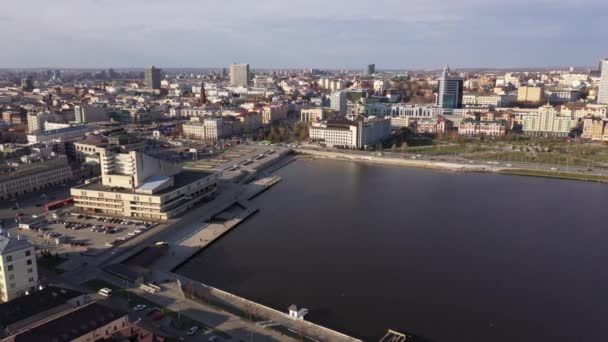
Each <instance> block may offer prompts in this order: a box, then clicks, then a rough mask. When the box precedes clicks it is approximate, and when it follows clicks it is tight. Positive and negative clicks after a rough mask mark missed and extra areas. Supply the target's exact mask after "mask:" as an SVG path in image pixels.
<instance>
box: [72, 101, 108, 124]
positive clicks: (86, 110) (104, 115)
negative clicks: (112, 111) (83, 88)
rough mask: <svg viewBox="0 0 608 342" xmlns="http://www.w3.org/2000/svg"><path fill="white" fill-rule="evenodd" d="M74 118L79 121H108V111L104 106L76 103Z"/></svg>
mask: <svg viewBox="0 0 608 342" xmlns="http://www.w3.org/2000/svg"><path fill="white" fill-rule="evenodd" d="M74 118H75V121H76V122H77V123H83V124H84V123H91V122H100V121H108V120H109V116H108V111H107V109H106V108H105V107H104V106H90V105H86V104H84V105H76V106H74Z"/></svg>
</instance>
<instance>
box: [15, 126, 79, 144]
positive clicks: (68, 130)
mask: <svg viewBox="0 0 608 342" xmlns="http://www.w3.org/2000/svg"><path fill="white" fill-rule="evenodd" d="M90 131H91V128H89V127H87V126H70V127H65V128H60V129H53V130H45V131H43V132H38V133H34V134H28V135H27V142H28V143H29V144H38V143H45V142H53V141H67V140H71V139H75V138H83V137H84V136H85V135H86V133H88V132H90Z"/></svg>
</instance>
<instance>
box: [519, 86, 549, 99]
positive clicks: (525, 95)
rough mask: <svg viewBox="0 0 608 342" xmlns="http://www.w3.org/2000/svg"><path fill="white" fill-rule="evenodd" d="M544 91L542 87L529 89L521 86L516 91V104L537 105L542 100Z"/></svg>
mask: <svg viewBox="0 0 608 342" xmlns="http://www.w3.org/2000/svg"><path fill="white" fill-rule="evenodd" d="M544 94H545V89H544V88H543V87H542V86H539V87H530V86H521V87H519V89H517V101H518V102H531V103H539V102H542V101H543V99H544Z"/></svg>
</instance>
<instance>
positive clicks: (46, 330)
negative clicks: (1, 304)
mask: <svg viewBox="0 0 608 342" xmlns="http://www.w3.org/2000/svg"><path fill="white" fill-rule="evenodd" d="M126 314H127V313H126V312H124V311H119V310H116V309H112V308H109V307H107V306H105V305H101V304H99V302H96V303H93V304H89V305H87V306H83V307H82V308H81V309H79V310H76V311H72V312H70V313H68V314H67V315H63V316H61V317H58V318H56V319H54V320H52V321H50V322H48V323H45V324H42V325H39V326H37V327H34V328H31V329H29V330H28V331H26V332H24V333H21V334H19V335H17V336H15V342H68V341H72V340H74V339H76V338H78V337H80V336H82V335H84V334H86V333H88V332H91V331H93V330H96V329H99V328H101V327H103V326H105V325H107V324H109V323H111V322H113V321H115V320H117V319H119V318H121V317H123V316H125V315H126Z"/></svg>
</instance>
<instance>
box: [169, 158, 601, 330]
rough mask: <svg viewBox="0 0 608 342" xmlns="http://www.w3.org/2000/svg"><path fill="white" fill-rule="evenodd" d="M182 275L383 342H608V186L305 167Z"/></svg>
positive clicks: (290, 171) (357, 166)
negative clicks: (390, 340) (395, 335)
mask: <svg viewBox="0 0 608 342" xmlns="http://www.w3.org/2000/svg"><path fill="white" fill-rule="evenodd" d="M278 174H279V175H281V176H282V177H283V181H282V182H281V183H279V184H277V185H276V186H274V187H273V188H272V189H270V190H269V191H267V192H265V193H264V194H262V195H261V196H259V197H258V198H256V199H255V200H254V201H255V202H256V204H257V205H258V206H259V208H260V212H259V213H258V214H257V215H256V216H254V217H253V218H251V219H249V220H248V221H246V222H245V223H243V224H242V225H241V226H239V227H237V228H236V229H235V230H234V231H232V232H231V233H229V234H228V235H227V236H225V237H224V238H222V240H220V241H218V242H217V243H215V244H213V245H212V246H210V247H209V248H208V249H206V250H205V251H203V252H202V253H200V254H199V255H197V256H196V257H195V258H193V259H192V260H191V261H189V262H188V263H187V264H186V265H184V266H183V267H181V268H180V269H179V270H178V273H181V274H184V275H186V276H188V277H190V278H193V279H196V280H199V281H201V282H204V283H206V284H209V285H212V286H215V287H218V288H220V289H223V290H226V291H229V292H232V293H235V294H238V295H241V296H243V297H246V298H248V299H252V300H255V301H258V302H260V303H263V304H266V305H269V306H271V307H274V308H276V309H278V310H282V311H286V309H287V307H288V306H289V305H290V304H296V305H298V306H303V307H306V308H308V309H309V310H310V314H309V316H307V317H306V319H308V320H310V321H313V322H316V323H319V324H321V325H324V326H327V327H330V328H333V329H336V330H338V331H341V332H344V333H347V334H351V335H353V336H356V337H361V338H364V339H366V340H367V341H377V340H378V339H379V338H380V337H381V336H382V335H383V334H384V333H385V331H386V329H388V328H392V329H396V330H402V331H407V332H409V333H414V334H417V335H420V336H422V337H425V338H427V339H429V340H432V341H469V342H473V341H510V342H511V341H551V342H558V341H568V342H571V341H605V340H608V331H607V330H606V329H605V326H606V318H607V317H608V291H607V290H606V289H607V288H608V270H607V269H606V267H605V264H604V262H605V261H606V260H608V248H607V246H608V232H607V231H606V229H607V225H606V222H607V221H608V220H607V218H608V215H607V214H608V211H607V210H606V207H605V206H604V205H605V204H606V203H608V186H607V185H602V184H597V183H584V182H576V181H566V180H554V179H543V178H529V177H521V176H506V175H494V174H487V173H475V174H473V173H448V172H441V171H431V170H422V169H408V168H399V167H392V166H382V165H369V164H362V163H354V162H341V161H328V160H298V161H296V162H294V163H291V164H289V165H288V166H286V167H285V168H283V169H281V170H279V171H278Z"/></svg>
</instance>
